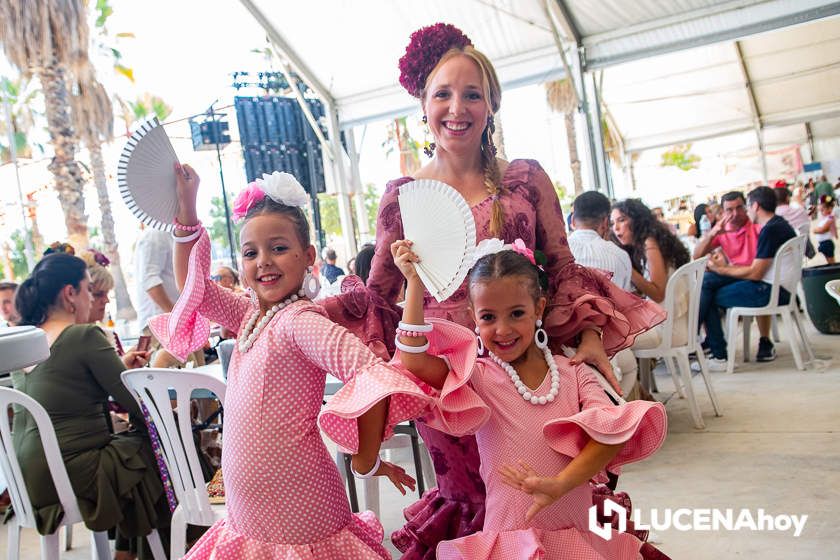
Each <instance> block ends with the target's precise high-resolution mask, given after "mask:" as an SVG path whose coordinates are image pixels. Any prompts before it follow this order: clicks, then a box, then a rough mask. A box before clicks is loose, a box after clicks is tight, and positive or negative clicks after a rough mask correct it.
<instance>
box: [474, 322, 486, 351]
mask: <svg viewBox="0 0 840 560" xmlns="http://www.w3.org/2000/svg"><path fill="white" fill-rule="evenodd" d="M478 332H479V331H478V327H476V328H475V340H476V342H477V343H478V348H477V350H476V354H478V355H479V356H483V355H484V341H483V340H481V337H480V336H478Z"/></svg>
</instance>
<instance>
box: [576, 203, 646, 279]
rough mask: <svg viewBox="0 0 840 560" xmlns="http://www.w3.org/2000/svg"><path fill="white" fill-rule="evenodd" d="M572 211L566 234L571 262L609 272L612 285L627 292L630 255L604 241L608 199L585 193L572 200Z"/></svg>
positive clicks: (608, 209) (608, 212) (608, 219)
mask: <svg viewBox="0 0 840 560" xmlns="http://www.w3.org/2000/svg"><path fill="white" fill-rule="evenodd" d="M573 208H574V220H573V222H574V231H573V232H572V233H571V234H569V249H571V251H572V255H573V256H574V257H575V262H577V263H578V264H581V265H583V266H588V267H589V268H597V269H600V270H605V271H607V272H610V273H611V274H612V278H611V280H612V282H613V284H615V285H616V286H618V287H619V288H621V289H622V290H630V289H631V288H632V286H631V284H630V276H631V275H632V271H633V267H632V265H631V264H630V256H629V255H628V254H627V252H626V251H624V250H622V249H621V247H619V246H618V245H616V244H615V243H612V242H610V241H607V240H606V239H605V238H606V236H607V235H608V234H609V231H610V201H609V199H608V198H607V197H606V196H604V195H603V194H601V193H599V192H597V191H587V192H584V193H582V194H581V195H579V196H578V197H577V198H575V202H574V207H573Z"/></svg>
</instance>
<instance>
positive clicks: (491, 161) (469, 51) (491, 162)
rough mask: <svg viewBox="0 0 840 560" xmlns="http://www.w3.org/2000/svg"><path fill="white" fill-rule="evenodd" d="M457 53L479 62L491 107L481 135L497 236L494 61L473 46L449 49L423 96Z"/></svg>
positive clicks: (498, 97) (500, 214)
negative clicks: (438, 73)
mask: <svg viewBox="0 0 840 560" xmlns="http://www.w3.org/2000/svg"><path fill="white" fill-rule="evenodd" d="M458 55H463V56H466V57H467V58H469V59H470V60H472V61H473V62H475V63H476V65H478V70H479V73H480V74H481V89H482V91H483V93H484V99H485V100H486V101H487V108H488V109H489V110H490V117H489V118H488V119H487V123H486V125H485V129H484V133H483V134H482V136H481V167H482V171H483V172H484V186H485V188H486V189H487V194H488V195H490V196H491V197H492V198H493V209H492V212H491V215H490V233H491V234H492V235H493V236H498V235H499V234H500V233H501V230H502V225H503V224H504V217H505V216H504V210H503V208H502V203H501V201H500V200H499V197H500V196H501V195H502V194H503V192H502V191H503V190H504V187H503V186H502V176H501V173H500V171H499V164H498V162H497V161H496V154H495V150H494V149H493V148H492V143H493V140H492V136H493V132H494V131H495V128H496V127H495V125H494V124H493V115H495V114H496V113H497V112H498V111H499V107H500V106H501V102H502V88H501V86H500V85H499V78H498V76H496V70H495V69H494V68H493V64H492V63H491V62H490V59H489V58H487V56H486V55H485V54H484V53H482V52H481V51H479V50H477V49H476V48H475V47H473V46H472V45H467V46H465V47H463V48H453V49H450V50H448V51H446V53H444V55H443V56H441V57H440V60H439V61H438V63H437V64H436V65H435V67H434V68H433V69H432V71H431V72H429V76H428V77H427V78H426V85H425V87H424V88H423V91H422V92H421V95H420V98H421V99H423V100H424V101H425V99H426V92H427V88H428V87H429V83H431V81H432V77H433V76H434V75H435V74H436V73H437V71H438V70H439V69H440V67H441V66H443V64H444V63H445V62H446V61H448V60H449V59H450V58H452V57H454V56H458Z"/></svg>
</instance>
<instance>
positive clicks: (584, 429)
mask: <svg viewBox="0 0 840 560" xmlns="http://www.w3.org/2000/svg"><path fill="white" fill-rule="evenodd" d="M575 373H576V375H577V379H578V398H579V402H580V409H581V410H580V412H578V413H577V414H574V415H572V416H569V417H566V418H557V419H553V420H549V421H548V422H546V423H545V424H544V425H543V435H545V437H546V439H547V440H548V445H549V446H550V447H551V448H552V449H554V450H555V451H556V452H558V453H562V454H563V455H567V456H569V457H577V455H579V454H580V452H581V450H582V449H583V447H584V446H585V445H586V444H587V443H588V442H589V440H590V439H593V440H595V441H597V442H598V443H603V444H605V445H617V444H620V443H623V444H624V447H623V448H622V449H621V451H619V453H618V455H616V456H615V457H614V458H613V459H612V461H610V462H609V464H608V465H607V466H606V467H605V469H606V470H608V471H610V472H612V473H615V474H619V472H620V467H621V465H625V464H627V463H632V462H635V461H641V460H642V459H645V458H646V457H648V456H650V455H651V454H653V453H654V452H655V451H656V450H657V449H659V446H661V445H662V442H663V441H664V440H665V436H666V434H667V431H668V418H667V416H666V414H665V407H664V406H663V405H662V403H653V402H649V401H632V402H628V403H625V404H621V405H618V406H616V405H614V404H612V403H611V402H610V401H609V399H608V398H607V396H606V394H605V393H604V390H603V389H602V388H601V386H600V385H599V384H598V381H596V380H595V377H594V376H593V375H592V373H591V372H590V371H589V368H588V367H587V366H585V365H579V366H577V367H576V368H575Z"/></svg>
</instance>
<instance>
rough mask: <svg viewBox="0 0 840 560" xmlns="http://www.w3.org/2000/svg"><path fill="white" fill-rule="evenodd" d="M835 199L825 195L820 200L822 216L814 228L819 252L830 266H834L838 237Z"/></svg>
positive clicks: (820, 215) (818, 218)
mask: <svg viewBox="0 0 840 560" xmlns="http://www.w3.org/2000/svg"><path fill="white" fill-rule="evenodd" d="M834 204H835V201H834V197H833V196H831V195H823V196H822V197H821V198H820V214H819V216H818V217H817V224H816V226H814V234H815V235H814V238H815V239H816V240H817V243H818V244H819V245H818V247H817V250H818V251H819V252H820V253H822V254H823V256H824V257H825V260H826V262H828V264H834V262H835V261H834V239H835V238H836V237H837V222H836V220H835V217H834Z"/></svg>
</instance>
